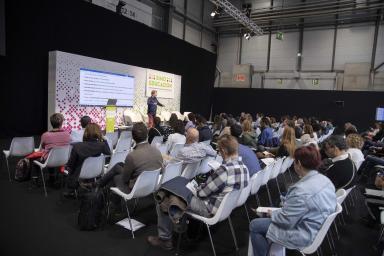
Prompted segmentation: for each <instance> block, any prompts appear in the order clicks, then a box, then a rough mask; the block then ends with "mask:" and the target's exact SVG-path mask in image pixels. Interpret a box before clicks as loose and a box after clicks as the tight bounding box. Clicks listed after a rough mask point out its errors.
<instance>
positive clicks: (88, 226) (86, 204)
mask: <svg viewBox="0 0 384 256" xmlns="http://www.w3.org/2000/svg"><path fill="white" fill-rule="evenodd" d="M104 208H105V204H104V195H103V193H102V191H100V190H97V191H91V192H88V193H85V194H84V195H83V196H82V198H81V204H80V211H79V215H78V218H77V224H78V226H79V228H80V230H95V229H97V228H99V227H100V226H101V224H102V221H103V216H104Z"/></svg>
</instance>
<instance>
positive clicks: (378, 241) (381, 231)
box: [377, 226, 384, 244]
mask: <svg viewBox="0 0 384 256" xmlns="http://www.w3.org/2000/svg"><path fill="white" fill-rule="evenodd" d="M383 235H384V226H382V227H381V230H380V235H379V239H378V240H377V243H378V244H379V243H380V241H381V238H383Z"/></svg>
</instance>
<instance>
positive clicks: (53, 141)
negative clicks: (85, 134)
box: [40, 113, 71, 159]
mask: <svg viewBox="0 0 384 256" xmlns="http://www.w3.org/2000/svg"><path fill="white" fill-rule="evenodd" d="M49 120H50V122H51V126H52V130H50V131H48V132H45V133H43V135H41V141H40V144H41V149H42V152H43V158H44V159H45V158H46V157H47V156H48V153H49V150H50V149H51V148H54V147H60V146H67V145H68V144H69V143H70V141H71V137H70V135H69V133H68V132H67V131H65V130H63V129H62V126H63V122H64V116H63V115H62V114H60V113H55V114H53V115H52V116H51V117H50V118H49Z"/></svg>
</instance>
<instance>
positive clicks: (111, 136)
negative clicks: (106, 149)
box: [105, 131, 119, 151]
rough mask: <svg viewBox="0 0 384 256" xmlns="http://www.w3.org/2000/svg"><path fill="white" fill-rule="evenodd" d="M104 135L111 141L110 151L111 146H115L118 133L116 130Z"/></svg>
mask: <svg viewBox="0 0 384 256" xmlns="http://www.w3.org/2000/svg"><path fill="white" fill-rule="evenodd" d="M105 137H106V138H108V139H110V140H111V142H112V149H111V151H112V150H113V147H115V146H116V144H117V141H118V140H119V133H118V132H117V131H116V132H107V133H106V134H105Z"/></svg>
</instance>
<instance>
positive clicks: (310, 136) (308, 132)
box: [300, 124, 318, 147]
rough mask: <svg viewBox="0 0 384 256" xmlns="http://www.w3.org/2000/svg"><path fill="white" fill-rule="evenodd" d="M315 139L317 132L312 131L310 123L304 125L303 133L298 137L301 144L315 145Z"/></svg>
mask: <svg viewBox="0 0 384 256" xmlns="http://www.w3.org/2000/svg"><path fill="white" fill-rule="evenodd" d="M317 140H318V139H317V134H316V133H315V132H313V128H312V125H310V124H306V125H304V129H303V135H302V136H301V137H300V142H301V145H303V146H308V145H309V144H313V145H314V146H316V147H317Z"/></svg>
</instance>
